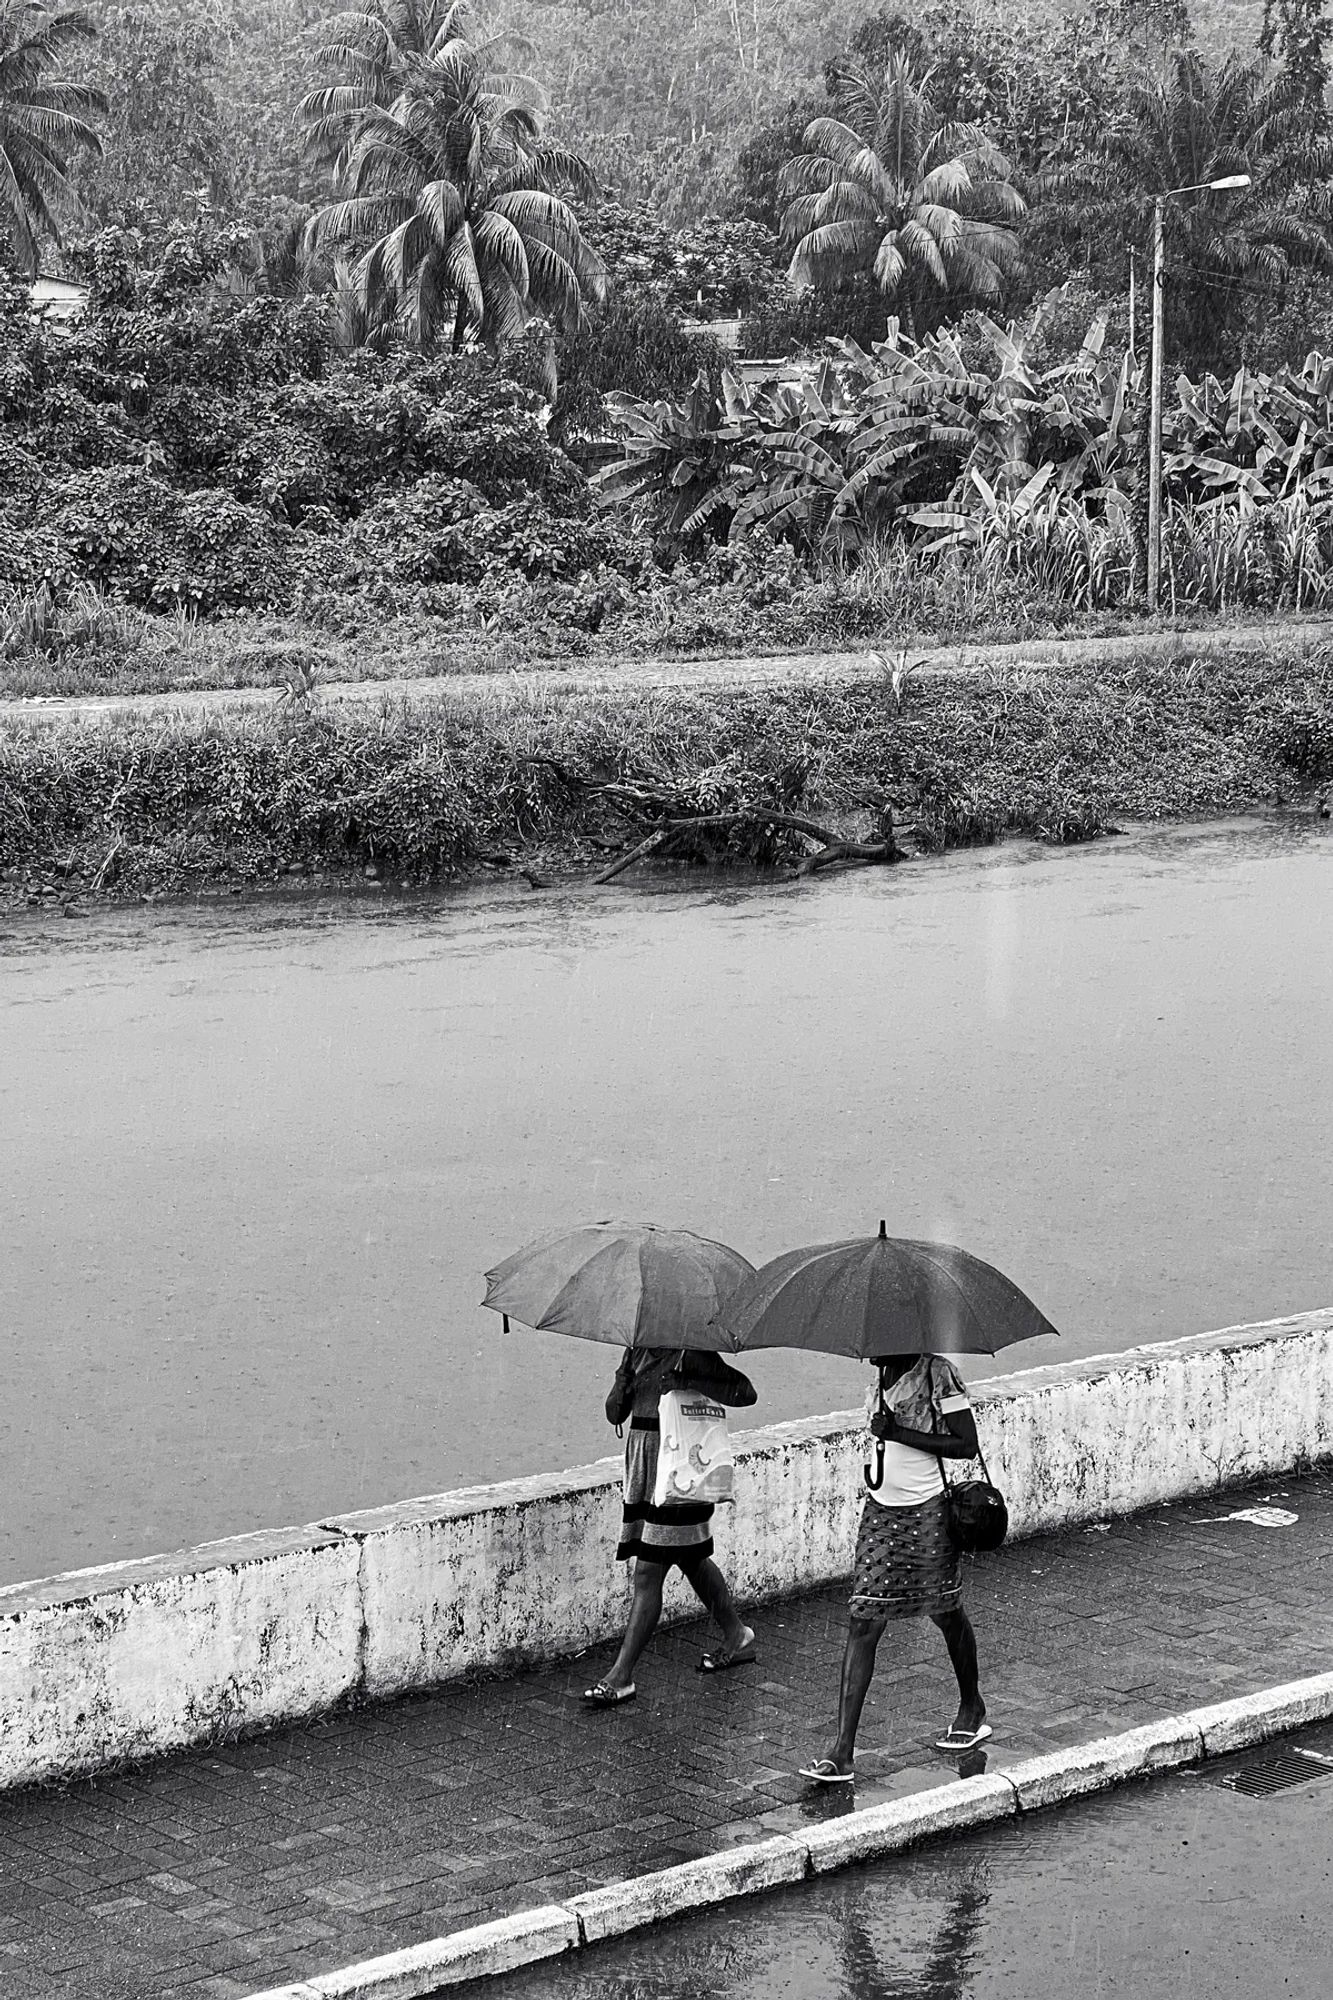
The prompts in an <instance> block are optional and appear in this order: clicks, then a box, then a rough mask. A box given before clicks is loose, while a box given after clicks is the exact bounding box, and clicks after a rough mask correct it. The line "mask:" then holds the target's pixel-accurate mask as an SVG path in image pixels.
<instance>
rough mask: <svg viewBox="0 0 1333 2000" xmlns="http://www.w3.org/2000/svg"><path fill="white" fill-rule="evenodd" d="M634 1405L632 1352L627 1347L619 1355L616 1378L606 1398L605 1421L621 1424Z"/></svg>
mask: <svg viewBox="0 0 1333 2000" xmlns="http://www.w3.org/2000/svg"><path fill="white" fill-rule="evenodd" d="M633 1407H634V1352H633V1349H632V1348H629V1347H627V1348H626V1349H625V1351H624V1353H623V1354H622V1355H621V1357H620V1366H619V1367H618V1368H617V1370H616V1379H615V1381H614V1382H613V1383H612V1384H611V1393H610V1395H609V1396H608V1397H607V1399H606V1421H607V1422H608V1423H609V1424H623V1423H624V1421H625V1419H626V1417H627V1416H628V1415H629V1414H630V1411H631V1410H632V1409H633Z"/></svg>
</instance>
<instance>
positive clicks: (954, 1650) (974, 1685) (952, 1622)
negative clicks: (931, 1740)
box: [931, 1604, 986, 1730]
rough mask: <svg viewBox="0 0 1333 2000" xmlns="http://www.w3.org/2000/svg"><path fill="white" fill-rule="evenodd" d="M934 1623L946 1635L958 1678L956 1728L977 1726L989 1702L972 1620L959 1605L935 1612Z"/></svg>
mask: <svg viewBox="0 0 1333 2000" xmlns="http://www.w3.org/2000/svg"><path fill="white" fill-rule="evenodd" d="M931 1622H932V1624H935V1625H938V1626H939V1628H940V1631H941V1632H943V1634H944V1643H945V1645H946V1646H947V1647H948V1648H949V1659H950V1661H951V1662H952V1665H953V1670H954V1674H955V1675H956V1677H957V1680H958V1714H957V1717H956V1718H955V1721H954V1725H953V1726H954V1728H955V1729H967V1730H972V1729H976V1728H977V1727H978V1726H979V1725H980V1723H981V1722H982V1721H983V1719H984V1717H985V1714H986V1704H985V1702H984V1701H983V1700H982V1699H981V1689H980V1686H979V1684H978V1678H977V1635H976V1633H975V1632H974V1631H973V1630H972V1621H971V1619H970V1618H969V1617H968V1615H967V1613H966V1611H964V1609H963V1607H962V1605H961V1604H960V1605H959V1606H958V1607H957V1608H956V1609H955V1610H953V1611H937V1612H935V1613H933V1614H932V1619H931Z"/></svg>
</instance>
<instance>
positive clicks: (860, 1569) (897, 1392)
mask: <svg viewBox="0 0 1333 2000" xmlns="http://www.w3.org/2000/svg"><path fill="white" fill-rule="evenodd" d="M721 1324H722V1326H723V1327H724V1328H725V1329H726V1330H727V1331H728V1332H729V1333H730V1334H731V1336H732V1340H733V1343H734V1345H735V1347H736V1348H738V1349H740V1350H743V1351H746V1350H749V1349H750V1348H752V1347H798V1348H806V1349H811V1350H814V1351H816V1352H819V1353H824V1354H846V1355H853V1356H856V1357H858V1358H859V1359H861V1360H869V1361H873V1362H874V1364H875V1366H876V1367H877V1368H878V1370H879V1397H878V1406H877V1408H876V1411H875V1414H874V1416H873V1417H872V1419H871V1425H870V1428H871V1431H872V1433H873V1435H874V1437H875V1440H876V1443H875V1450H874V1456H873V1462H872V1463H871V1464H870V1465H867V1467H866V1470H865V1485H866V1496H865V1500H864V1502H863V1505H862V1511H861V1521H860V1527H859V1530H858V1534H857V1542H856V1561H855V1569H854V1575H853V1584H852V1597H851V1606H850V1610H851V1622H850V1626H849V1629H848V1633H847V1643H846V1647H845V1649H844V1652H843V1662H842V1678H841V1684H840V1690H839V1700H838V1727H837V1733H836V1735H835V1737H834V1739H833V1742H832V1744H831V1746H830V1748H829V1750H828V1753H827V1754H826V1755H825V1756H823V1757H816V1758H815V1759H814V1760H813V1761H812V1762H811V1763H809V1764H807V1765H806V1766H805V1767H804V1768H803V1770H802V1772H801V1775H802V1777H805V1778H810V1779H812V1780H813V1781H814V1782H815V1783H817V1784H825V1785H849V1784H851V1783H852V1782H853V1778H854V1759H855V1755H856V1736H857V1730H858V1728H859V1726H860V1721H861V1712H862V1710H863V1708H864V1707H865V1700H866V1695H867V1693H868V1692H869V1688H870V1682H871V1678H872V1676H873V1674H874V1671H875V1656H876V1653H877V1651H878V1648H879V1642H880V1640H881V1638H882V1637H883V1634H884V1631H885V1628H886V1626H887V1625H888V1623H889V1621H890V1619H895V1618H921V1617H925V1618H929V1619H931V1620H932V1621H933V1622H934V1624H935V1625H937V1626H938V1628H939V1630H940V1631H941V1633H942V1634H943V1635H944V1641H945V1644H946V1645H947V1647H948V1649H949V1658H950V1661H951V1662H952V1664H953V1669H954V1674H955V1676H956V1678H957V1681H958V1696H959V1699H958V1712H957V1714H956V1716H955V1718H954V1721H953V1723H952V1725H951V1726H950V1728H949V1729H947V1730H946V1731H945V1733H944V1735H943V1736H941V1737H939V1738H938V1739H937V1742H936V1748H937V1749H940V1750H944V1751H948V1752H954V1753H965V1752H967V1751H968V1750H971V1749H974V1748H975V1747H976V1745H977V1744H979V1743H981V1742H983V1741H984V1740H985V1739H986V1737H988V1736H989V1735H990V1734H991V1728H990V1724H989V1723H988V1722H987V1721H986V1704H985V1702H984V1701H983V1700H982V1697H981V1688H980V1684H979V1679H978V1670H977V1642H976V1636H975V1634H974V1632H973V1630H972V1625H971V1622H970V1620H969V1619H968V1616H967V1613H966V1612H965V1611H964V1609H963V1605H962V1588H961V1579H960V1569H959V1553H958V1549H957V1546H956V1543H955V1540H954V1535H953V1532H952V1525H951V1517H950V1500H949V1493H948V1481H947V1478H946V1475H945V1472H944V1465H943V1461H944V1460H945V1459H954V1460H960V1459H961V1460H966V1459H971V1458H975V1457H977V1456H978V1455H979V1452H980V1445H979V1441H978V1438H977V1429H976V1423H975V1421H974V1419H973V1416H972V1410H971V1406H970V1404H969V1402H968V1399H967V1391H966V1389H965V1388H964V1385H963V1381H962V1378H961V1376H960V1375H959V1374H958V1371H957V1370H956V1369H955V1368H954V1366H953V1364H952V1362H950V1361H949V1360H948V1359H947V1358H946V1357H947V1356H948V1355H950V1354H968V1353H971V1354H978V1353H979V1354H993V1353H995V1351H996V1350H997V1348H1000V1347H1005V1346H1008V1345H1009V1344H1010V1343H1011V1342H1013V1341H1017V1340H1030V1339H1033V1338H1035V1337H1037V1336H1039V1335H1043V1334H1053V1333H1054V1332H1055V1328H1054V1327H1053V1326H1052V1325H1051V1324H1050V1322H1049V1320H1047V1319H1045V1318H1044V1317H1043V1316H1042V1314H1041V1313H1040V1312H1038V1310H1037V1308H1036V1307H1035V1306H1034V1305H1033V1303H1032V1301H1031V1300H1030V1299H1029V1298H1027V1297H1026V1296H1025V1295H1024V1294H1023V1293H1022V1292H1021V1291H1020V1290H1019V1289H1018V1287H1017V1285H1015V1284H1013V1283H1012V1282H1011V1281H1010V1280H1009V1279H1008V1278H1006V1277H1005V1276H1004V1274H1003V1273H1002V1272H1000V1271H997V1270H996V1269H995V1268H994V1266H993V1265H990V1264H986V1263H983V1262H982V1261H981V1259H980V1258H978V1257H973V1256H971V1255H969V1253H968V1252H967V1251H965V1250H960V1249H958V1248H956V1246H955V1245H953V1244H951V1243H921V1242H915V1241H912V1240H909V1239H906V1238H899V1237H890V1236H889V1235H888V1233H887V1230H886V1228H885V1225H884V1224H883V1223H882V1222H881V1223H880V1225H879V1235H878V1236H876V1237H870V1238H865V1237H860V1238H856V1239H853V1240H852V1241H850V1242H840V1243H818V1244H815V1245H813V1246H812V1247H811V1248H808V1249H802V1250H791V1251H788V1252H786V1253H785V1254H784V1255H783V1256H781V1257H775V1258H774V1259H773V1261H772V1262H771V1263H769V1264H765V1265H764V1267H763V1269H762V1270H760V1271H758V1272H757V1273H756V1274H755V1277H754V1279H753V1280H752V1281H751V1283H750V1284H749V1285H748V1286H747V1287H746V1288H745V1290H744V1291H743V1292H740V1293H738V1294H737V1295H736V1297H735V1298H733V1300H732V1301H731V1304H730V1305H729V1306H727V1307H726V1308H724V1310H723V1313H722V1314H721Z"/></svg>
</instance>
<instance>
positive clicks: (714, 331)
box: [681, 319, 741, 354]
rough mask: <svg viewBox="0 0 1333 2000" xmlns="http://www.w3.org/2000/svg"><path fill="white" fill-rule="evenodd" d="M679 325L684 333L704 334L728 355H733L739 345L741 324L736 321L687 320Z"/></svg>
mask: <svg viewBox="0 0 1333 2000" xmlns="http://www.w3.org/2000/svg"><path fill="white" fill-rule="evenodd" d="M681 324H682V325H683V326H684V328H685V331H686V333H706V334H707V335H708V336H709V338H710V339H711V340H715V341H716V342H717V344H718V346H719V347H724V348H725V349H726V350H727V352H728V354H734V353H735V352H736V349H737V348H738V347H739V346H740V344H741V323H740V321H739V320H738V319H687V320H683V321H682V322H681Z"/></svg>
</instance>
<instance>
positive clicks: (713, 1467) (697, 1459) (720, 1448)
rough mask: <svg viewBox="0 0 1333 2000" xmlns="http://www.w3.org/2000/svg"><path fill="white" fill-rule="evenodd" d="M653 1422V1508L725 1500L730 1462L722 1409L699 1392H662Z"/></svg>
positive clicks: (732, 1463)
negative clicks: (657, 1430) (656, 1430)
mask: <svg viewBox="0 0 1333 2000" xmlns="http://www.w3.org/2000/svg"><path fill="white" fill-rule="evenodd" d="M657 1419H658V1423H659V1425H660V1426H661V1430H660V1435H659V1438H658V1446H657V1483H656V1485H655V1486H654V1488H653V1505H654V1507H669V1506H671V1505H672V1504H673V1502H674V1503H675V1504H677V1505H681V1504H689V1503H691V1502H698V1501H701V1500H730V1499H731V1497H732V1492H731V1481H732V1475H733V1473H734V1471H735V1459H734V1457H733V1456H732V1450H731V1438H730V1436H729V1434H728V1431H727V1413H726V1411H725V1410H724V1409H723V1407H722V1405H721V1404H720V1403H715V1402H714V1401H713V1399H712V1397H711V1396H708V1395H705V1394H703V1393H702V1392H701V1391H700V1390H698V1389H667V1390H665V1391H664V1392H663V1395H662V1400H661V1403H660V1404H659V1406H658V1412H657Z"/></svg>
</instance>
